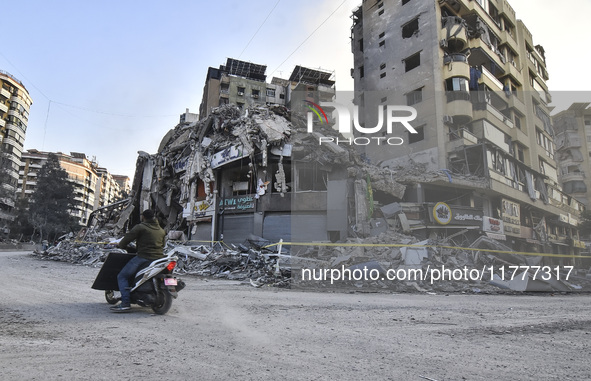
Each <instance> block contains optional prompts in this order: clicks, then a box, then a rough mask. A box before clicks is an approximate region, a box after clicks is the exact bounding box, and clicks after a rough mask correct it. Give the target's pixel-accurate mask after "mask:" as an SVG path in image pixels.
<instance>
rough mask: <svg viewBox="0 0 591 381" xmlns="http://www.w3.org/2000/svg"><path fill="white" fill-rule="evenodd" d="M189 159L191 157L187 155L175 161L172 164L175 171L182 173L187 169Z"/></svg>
mask: <svg viewBox="0 0 591 381" xmlns="http://www.w3.org/2000/svg"><path fill="white" fill-rule="evenodd" d="M188 161H189V158H187V157H185V158H183V159H180V160H178V161H176V162H174V163H173V164H172V168H173V170H174V173H180V172H183V171H185V170H186V169H187V163H188Z"/></svg>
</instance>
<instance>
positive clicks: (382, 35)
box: [378, 32, 386, 38]
mask: <svg viewBox="0 0 591 381" xmlns="http://www.w3.org/2000/svg"><path fill="white" fill-rule="evenodd" d="M385 36H386V32H382V33H380V35H379V36H378V38H384V37H385Z"/></svg>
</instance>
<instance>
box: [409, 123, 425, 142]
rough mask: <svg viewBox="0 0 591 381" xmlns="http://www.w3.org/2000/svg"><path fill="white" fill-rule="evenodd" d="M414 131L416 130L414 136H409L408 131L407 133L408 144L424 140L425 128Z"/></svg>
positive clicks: (421, 127)
mask: <svg viewBox="0 0 591 381" xmlns="http://www.w3.org/2000/svg"><path fill="white" fill-rule="evenodd" d="M415 130H417V133H416V134H411V133H410V131H409V132H408V144H412V143H416V142H420V141H421V140H424V139H425V126H419V127H415Z"/></svg>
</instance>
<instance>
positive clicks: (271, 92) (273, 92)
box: [267, 89, 275, 97]
mask: <svg viewBox="0 0 591 381" xmlns="http://www.w3.org/2000/svg"><path fill="white" fill-rule="evenodd" d="M267 96H268V97H274V96H275V89H267Z"/></svg>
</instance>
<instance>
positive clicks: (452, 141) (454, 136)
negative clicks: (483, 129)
mask: <svg viewBox="0 0 591 381" xmlns="http://www.w3.org/2000/svg"><path fill="white" fill-rule="evenodd" d="M476 144H478V138H477V137H476V135H474V134H473V133H471V132H470V131H468V130H466V129H464V128H462V129H459V130H457V131H451V132H450V133H449V143H448V147H449V148H448V152H452V151H455V150H457V149H458V148H462V147H464V146H473V145H476Z"/></svg>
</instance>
